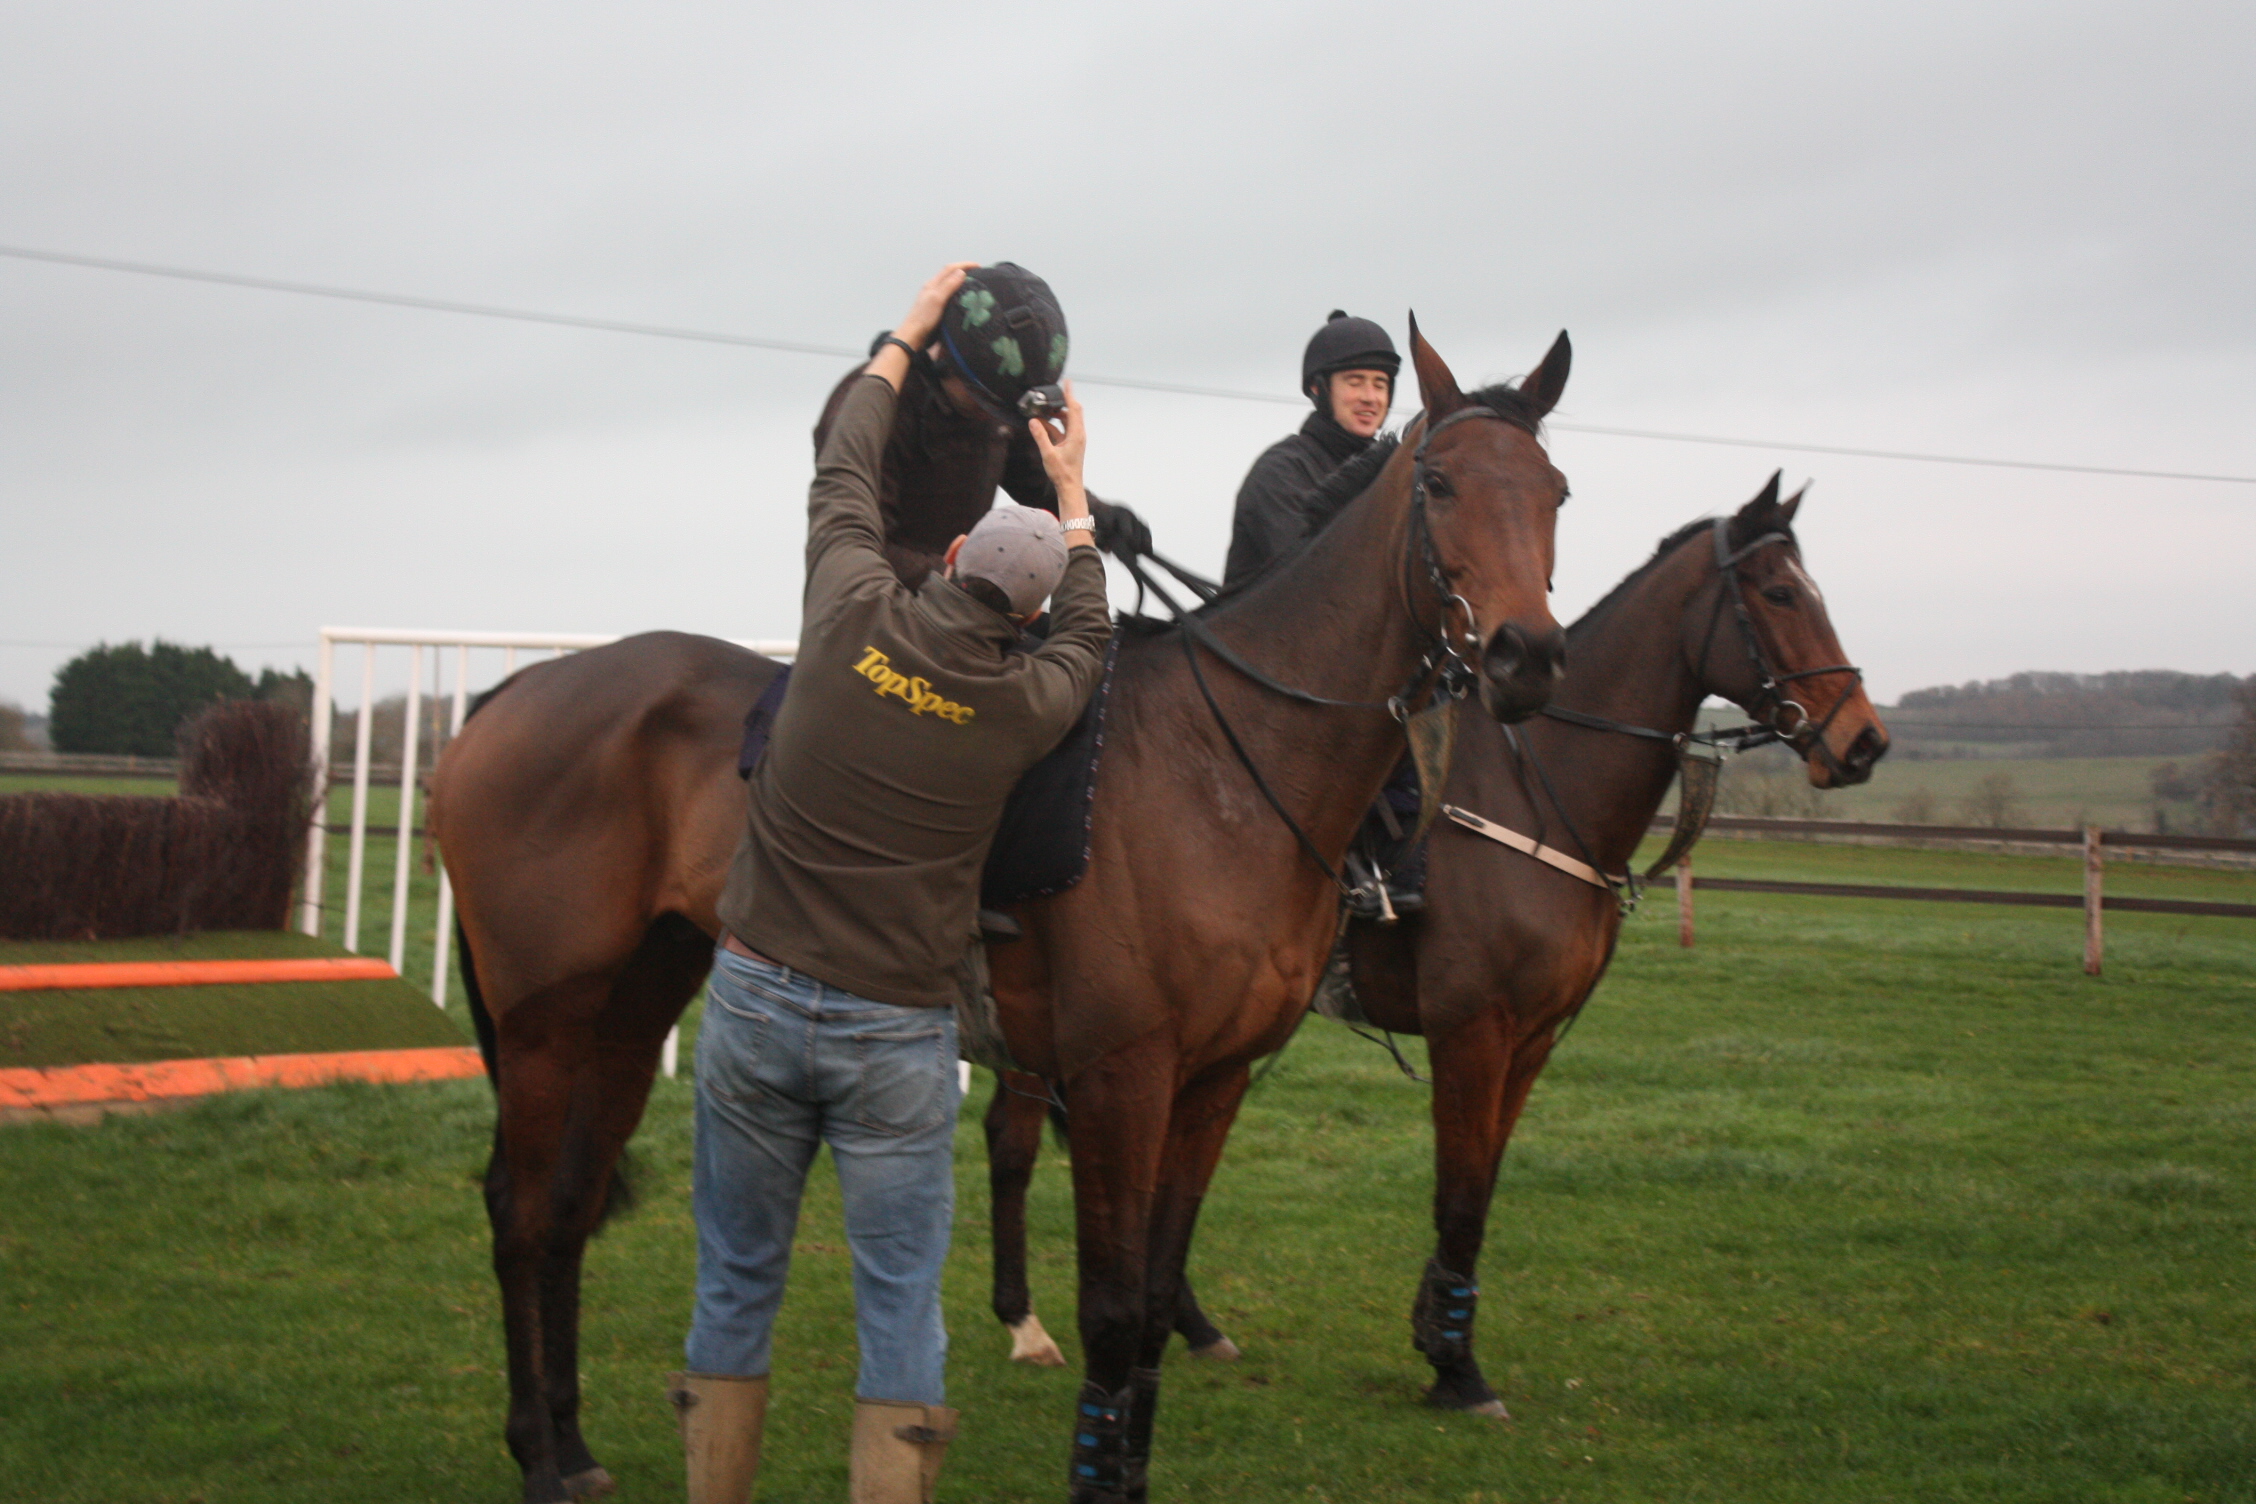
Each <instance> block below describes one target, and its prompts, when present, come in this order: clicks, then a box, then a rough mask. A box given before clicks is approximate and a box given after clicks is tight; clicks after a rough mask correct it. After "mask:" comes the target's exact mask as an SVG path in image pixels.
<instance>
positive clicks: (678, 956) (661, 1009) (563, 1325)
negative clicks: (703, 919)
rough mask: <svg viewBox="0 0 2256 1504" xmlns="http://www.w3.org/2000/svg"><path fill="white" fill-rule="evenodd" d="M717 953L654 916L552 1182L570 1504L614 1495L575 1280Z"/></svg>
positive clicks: (550, 1301)
mask: <svg viewBox="0 0 2256 1504" xmlns="http://www.w3.org/2000/svg"><path fill="white" fill-rule="evenodd" d="M712 961H713V943H712V941H710V940H709V939H707V938H706V937H705V934H704V932H703V931H702V930H699V929H698V928H697V927H696V926H695V925H693V924H691V923H689V922H688V921H687V920H685V919H683V918H681V917H680V916H679V915H675V914H667V915H662V916H660V918H659V920H658V922H657V923H655V924H653V925H652V926H651V928H650V930H649V932H648V933H647V934H646V935H645V936H644V937H643V941H642V944H641V945H640V946H638V947H637V948H636V950H635V953H634V955H633V956H632V957H631V958H630V959H629V961H628V962H627V965H626V968H625V970H623V971H622V972H621V973H620V974H619V978H618V980H617V981H615V982H614V983H613V984H612V987H611V996H610V1000H609V1003H608V1004H607V1006H606V1007H605V1008H604V1010H603V1013H602V1015H601V1017H600V1018H599V1019H598V1020H597V1024H596V1027H595V1030H594V1038H593V1039H592V1040H591V1041H590V1042H589V1048H588V1051H587V1055H586V1059H585V1063H584V1064H583V1066H582V1068H581V1071H580V1077H579V1080H578V1082H577V1084H576V1086H575V1090H574V1097H575V1099H576V1103H577V1108H578V1113H577V1121H575V1123H574V1124H573V1126H572V1131H571V1138H570V1140H569V1150H568V1152H567V1154H566V1156H565V1159H564V1162H563V1164H562V1165H561V1167H560V1170H561V1173H560V1174H559V1176H558V1179H557V1203H558V1205H557V1214H558V1221H559V1227H558V1237H557V1240H556V1244H555V1246H554V1247H553V1249H552V1250H551V1256H550V1258H549V1260H548V1262H547V1264H546V1266H545V1267H544V1269H543V1272H542V1287H541V1296H542V1325H543V1327H544V1329H545V1330H546V1331H547V1333H548V1338H549V1340H548V1342H547V1343H546V1346H545V1356H546V1359H547V1372H546V1373H545V1374H544V1375H543V1379H544V1384H543V1387H544V1389H545V1391H546V1393H547V1398H548V1408H549V1423H550V1426H551V1428H552V1430H553V1432H554V1434H555V1437H556V1461H557V1469H558V1471H559V1472H560V1473H561V1474H562V1475H563V1483H564V1488H565V1491H566V1492H567V1493H569V1494H570V1495H571V1496H572V1497H573V1498H575V1499H584V1498H593V1497H595V1496H597V1495H600V1494H607V1493H609V1492H611V1490H612V1488H613V1486H614V1485H613V1483H612V1480H611V1475H610V1473H609V1472H608V1471H606V1470H605V1469H604V1467H603V1466H602V1465H601V1464H600V1463H598V1462H597V1461H596V1460H595V1457H594V1455H593V1454H592V1453H590V1452H589V1450H588V1447H587V1443H586V1441H585V1440H584V1439H583V1438H582V1437H581V1435H580V1369H579V1347H580V1278H581V1265H582V1261H583V1259H584V1257H585V1254H586V1252H587V1242H588V1239H589V1238H590V1237H591V1236H593V1235H594V1233H595V1232H596V1230H597V1229H598V1228H600V1227H601V1226H602V1225H603V1222H604V1219H605V1218H606V1217H607V1216H609V1215H610V1214H611V1212H612V1211H613V1210H614V1209H615V1208H617V1207H619V1206H620V1205H621V1204H622V1202H623V1200H624V1192H625V1186H624V1185H623V1184H622V1183H621V1182H620V1181H619V1179H618V1174H619V1170H618V1166H619V1161H620V1156H621V1155H622V1154H623V1153H624V1152H625V1150H626V1146H627V1140H628V1139H630V1138H632V1137H633V1136H634V1131H635V1128H636V1126H637V1125H639V1124H640V1123H641V1121H642V1113H643V1108H644V1106H645V1105H646V1104H647V1103H648V1101H649V1099H650V1087H651V1083H652V1082H653V1081H655V1080H656V1078H657V1075H658V1057H659V1052H660V1050H661V1048H662V1047H663V1045H664V1043H665V1038H666V1031H667V1030H668V1029H670V1028H672V1027H673V1025H674V1021H675V1020H676V1019H678V1018H679V1017H680V1016H681V1012H682V1009H683V1007H685V1006H686V1005H687V1004H688V1002H689V999H690V998H691V997H693V996H694V995H695V994H696V992H697V988H698V986H699V985H700V984H701V983H702V982H703V981H704V980H705V974H706V972H707V971H708V970H709V969H710V968H711V966H712Z"/></svg>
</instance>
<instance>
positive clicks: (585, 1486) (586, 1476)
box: [564, 1467, 619, 1499]
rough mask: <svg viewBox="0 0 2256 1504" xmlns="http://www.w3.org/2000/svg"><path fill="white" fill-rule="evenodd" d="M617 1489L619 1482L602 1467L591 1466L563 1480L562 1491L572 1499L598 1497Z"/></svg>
mask: <svg viewBox="0 0 2256 1504" xmlns="http://www.w3.org/2000/svg"><path fill="white" fill-rule="evenodd" d="M618 1491H619V1482H618V1480H617V1479H616V1478H613V1477H612V1476H611V1474H610V1472H609V1471H608V1470H606V1469H604V1468H600V1467H591V1468H589V1469H588V1470H587V1471H586V1472H583V1473H574V1474H573V1475H572V1476H571V1477H569V1478H566V1479H565V1480H564V1492H566V1493H568V1494H570V1495H571V1496H572V1497H573V1498H574V1499H600V1498H602V1497H603V1496H604V1495H605V1494H613V1493H617V1492H618Z"/></svg>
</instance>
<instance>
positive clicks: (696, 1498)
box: [666, 1373, 768, 1504]
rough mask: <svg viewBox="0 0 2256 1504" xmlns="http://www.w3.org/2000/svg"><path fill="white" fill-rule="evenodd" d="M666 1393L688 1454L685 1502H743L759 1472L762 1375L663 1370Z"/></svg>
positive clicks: (764, 1410) (764, 1398)
mask: <svg viewBox="0 0 2256 1504" xmlns="http://www.w3.org/2000/svg"><path fill="white" fill-rule="evenodd" d="M666 1398H667V1399H668V1400H670V1401H671V1402H672V1403H673V1407H674V1414H675V1416H676V1417H677V1418H678V1419H679V1420H680V1422H681V1437H682V1451H683V1453H684V1454H685V1455H686V1456H687V1457H688V1459H689V1504H746V1501H747V1500H748V1499H750V1498H751V1497H752V1480H753V1479H754V1478H757V1477H758V1476H759V1475H760V1432H761V1430H762V1428H763V1427H765V1426H766V1424H767V1420H768V1380H767V1376H766V1375H764V1374H763V1375H762V1376H761V1377H759V1378H757V1379H742V1378H734V1377H730V1376H728V1375H725V1374H716V1373H670V1374H668V1375H666Z"/></svg>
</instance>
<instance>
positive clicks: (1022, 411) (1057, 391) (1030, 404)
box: [1018, 385, 1065, 418]
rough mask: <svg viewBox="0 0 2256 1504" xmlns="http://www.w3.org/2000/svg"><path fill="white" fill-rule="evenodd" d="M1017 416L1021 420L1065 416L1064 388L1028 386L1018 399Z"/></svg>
mask: <svg viewBox="0 0 2256 1504" xmlns="http://www.w3.org/2000/svg"><path fill="white" fill-rule="evenodd" d="M1018 415H1019V416H1020V417H1022V418H1050V417H1063V416H1064V415H1065V388H1064V387H1062V386H1056V385H1048V386H1030V387H1028V388H1027V389H1026V390H1025V392H1024V393H1022V394H1021V395H1020V397H1019V399H1018Z"/></svg>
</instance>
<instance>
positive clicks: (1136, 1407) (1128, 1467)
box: [1122, 1065, 1250, 1504]
mask: <svg viewBox="0 0 2256 1504" xmlns="http://www.w3.org/2000/svg"><path fill="white" fill-rule="evenodd" d="M1249 1084H1250V1078H1249V1077H1248V1075H1247V1072H1246V1068H1245V1067H1244V1066H1243V1065H1233V1066H1227V1067H1223V1068H1221V1069H1217V1070H1214V1071H1211V1072H1209V1073H1208V1074H1206V1075H1204V1076H1201V1077H1199V1078H1197V1079H1196V1080H1193V1081H1192V1082H1190V1083H1189V1084H1188V1085H1186V1086H1185V1087H1184V1088H1183V1090H1182V1091H1181V1093H1179V1094H1178V1095H1177V1097H1176V1099H1175V1106H1174V1111H1173V1114H1172V1116H1171V1117H1170V1119H1169V1122H1168V1134H1167V1153H1166V1156H1165V1158H1164V1159H1163V1160H1162V1161H1161V1163H1162V1165H1163V1167H1164V1169H1163V1175H1164V1179H1162V1181H1161V1182H1160V1186H1159V1194H1158V1195H1157V1197H1155V1198H1154V1201H1153V1205H1152V1219H1151V1252H1150V1274H1149V1277H1148V1282H1147V1284H1146V1287H1145V1298H1144V1331H1143V1342H1142V1345H1141V1348H1140V1350H1139V1352H1138V1354H1137V1365H1136V1368H1135V1371H1134V1372H1133V1373H1132V1374H1131V1375H1130V1389H1131V1391H1132V1393H1133V1401H1132V1405H1131V1409H1130V1413H1129V1417H1128V1436H1127V1447H1126V1452H1127V1456H1126V1462H1125V1465H1124V1467H1123V1469H1122V1474H1123V1476H1122V1484H1123V1487H1122V1492H1123V1494H1124V1495H1125V1496H1126V1498H1127V1499H1128V1501H1129V1504H1144V1500H1145V1499H1146V1498H1148V1496H1149V1493H1150V1482H1149V1478H1150V1473H1151V1453H1152V1433H1153V1430H1154V1428H1155V1426H1156V1425H1157V1423H1158V1418H1159V1360H1160V1356H1161V1354H1162V1353H1164V1352H1165V1351H1166V1348H1167V1338H1168V1335H1169V1333H1170V1331H1171V1330H1172V1329H1174V1328H1175V1327H1176V1326H1177V1325H1178V1324H1179V1323H1180V1322H1181V1320H1182V1313H1183V1311H1184V1309H1185V1308H1186V1306H1187V1307H1188V1308H1189V1309H1190V1310H1192V1311H1194V1312H1195V1311H1196V1310H1197V1305H1196V1303H1195V1302H1193V1301H1192V1300H1191V1298H1190V1285H1189V1283H1188V1282H1187V1281H1186V1280H1185V1279H1184V1277H1183V1268H1184V1265H1185V1264H1186V1263H1187V1262H1188V1260H1189V1258H1190V1251H1191V1234H1192V1233H1193V1232H1194V1231H1195V1230H1196V1229H1197V1226H1198V1213H1199V1207H1200V1205H1201V1204H1202V1203H1203V1202H1204V1201H1205V1199H1206V1188H1207V1186H1208V1184H1209V1183H1211V1182H1212V1180H1213V1179H1214V1167H1215V1165H1216V1164H1217V1163H1219V1162H1220V1160H1221V1158H1222V1146H1223V1144H1224V1143H1225V1142H1227V1141H1228V1139H1229V1137H1230V1125H1231V1124H1232V1123H1233V1122H1235V1121H1236V1120H1237V1116H1238V1107H1239V1104H1241V1103H1242V1102H1244V1100H1245V1094H1246V1087H1247V1086H1248V1085H1249ZM1199 1319H1200V1320H1201V1321H1203V1320H1204V1319H1205V1318H1204V1317H1203V1315H1202V1316H1201V1317H1200V1318H1199ZM1214 1335H1215V1338H1216V1340H1218V1341H1221V1342H1225V1343H1226V1342H1228V1341H1229V1339H1228V1338H1227V1337H1224V1336H1222V1334H1221V1333H1220V1332H1216V1333H1215V1334H1214ZM1231 1351H1232V1354H1233V1355H1234V1354H1235V1352H1236V1349H1235V1348H1232V1350H1231Z"/></svg>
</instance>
